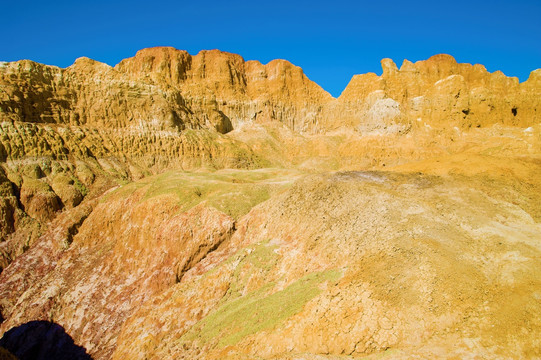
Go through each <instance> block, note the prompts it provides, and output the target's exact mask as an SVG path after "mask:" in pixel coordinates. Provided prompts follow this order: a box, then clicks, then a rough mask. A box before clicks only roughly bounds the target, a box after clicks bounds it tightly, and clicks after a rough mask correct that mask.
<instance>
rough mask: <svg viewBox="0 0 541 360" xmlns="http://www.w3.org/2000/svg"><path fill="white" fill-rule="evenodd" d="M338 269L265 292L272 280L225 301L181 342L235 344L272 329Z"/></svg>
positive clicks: (331, 278)
mask: <svg viewBox="0 0 541 360" xmlns="http://www.w3.org/2000/svg"><path fill="white" fill-rule="evenodd" d="M340 276H341V272H340V271H339V270H327V271H323V272H317V273H311V274H308V275H306V276H304V277H303V278H301V279H300V280H297V281H296V282H294V283H293V284H291V285H290V286H288V287H287V288H285V289H284V290H281V291H277V292H275V293H273V294H271V295H268V293H269V291H270V290H271V289H272V287H274V284H273V283H268V284H267V285H265V286H263V287H261V288H260V289H258V290H256V291H253V292H251V293H250V294H248V295H245V296H243V297H240V298H237V299H234V300H232V301H228V302H227V303H225V304H223V305H221V306H220V307H219V308H218V309H216V310H215V311H214V312H213V313H211V314H210V315H208V316H207V317H205V318H204V319H203V320H201V321H200V322H199V323H197V324H196V325H194V326H193V327H192V329H190V331H189V332H187V333H186V334H185V335H184V336H183V337H182V338H181V341H182V342H188V341H194V340H199V341H201V342H203V343H209V342H210V341H212V340H214V339H219V340H218V343H217V346H218V347H224V346H229V345H234V344H236V343H238V342H239V341H240V340H242V339H243V338H245V337H246V336H249V335H252V334H255V333H257V332H260V331H262V330H267V329H272V328H274V327H275V326H276V325H278V324H280V323H281V322H283V321H284V320H286V319H288V318H289V317H291V316H293V315H295V314H297V313H299V312H300V311H301V310H302V308H303V307H304V305H305V304H306V303H307V302H308V301H310V300H312V299H313V298H314V297H316V296H317V295H319V293H320V292H321V290H320V289H319V284H320V283H322V282H324V281H336V280H338V278H339V277H340Z"/></svg>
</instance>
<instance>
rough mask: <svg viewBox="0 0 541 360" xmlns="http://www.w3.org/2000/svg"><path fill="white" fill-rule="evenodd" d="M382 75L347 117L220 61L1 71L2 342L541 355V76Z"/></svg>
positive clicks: (355, 88)
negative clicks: (64, 338) (28, 340)
mask: <svg viewBox="0 0 541 360" xmlns="http://www.w3.org/2000/svg"><path fill="white" fill-rule="evenodd" d="M382 68H383V73H382V75H381V76H377V75H376V74H364V75H355V76H354V77H353V78H352V80H351V82H350V84H349V85H348V86H347V88H346V89H345V90H344V92H343V93H342V95H341V96H340V97H339V98H336V99H334V98H333V97H332V96H330V95H329V94H328V93H326V92H325V91H324V90H323V89H321V88H320V87H319V86H318V85H317V84H315V83H313V82H312V81H310V80H309V79H308V78H307V77H306V76H305V75H304V74H303V72H302V69H300V68H299V67H296V66H294V65H292V64H290V63H289V62H287V61H284V60H275V61H271V62H270V63H268V64H266V65H263V64H261V63H259V62H257V61H244V59H242V57H240V56H238V55H235V54H229V53H224V52H220V51H217V50H212V51H202V52H200V53H199V54H197V55H194V56H192V55H190V54H188V53H187V52H185V51H180V50H176V49H173V48H151V49H143V50H141V51H139V52H138V53H137V54H136V55H135V56H134V57H133V58H129V59H125V60H123V61H122V62H120V63H119V64H118V65H116V66H115V67H111V66H108V65H106V64H102V63H99V62H96V61H93V60H91V59H88V58H80V59H78V60H77V61H76V62H75V63H74V64H73V65H72V66H70V67H68V68H66V69H60V68H57V67H53V66H46V65H42V64H37V63H34V62H32V61H28V60H24V61H19V62H14V63H0V333H2V334H4V336H7V335H9V334H11V335H13V334H15V333H16V334H19V335H20V334H22V335H23V336H22V337H17V339H15V338H11V337H10V336H11V335H9V336H8V337H9V338H10V339H12V340H13V339H15V340H16V341H15V340H13V341H14V342H12V343H15V344H17V346H18V347H17V349H23V350H24V349H27V348H29V347H31V348H36V349H37V348H40V349H50V348H49V347H48V346H51V341H52V342H54V341H57V340H55V339H58V336H57V335H58V334H60V332H59V331H58V329H62V336H64V335H67V336H68V337H67V339H68V340H70V341H71V340H73V343H71V342H70V341H68V343H69V344H72V345H74V346H75V347H74V348H73V349H74V351H77V352H78V353H80V354H82V355H84V356H86V354H89V355H90V356H92V358H94V359H110V358H114V359H177V358H186V359H193V358H198V359H218V358H219V359H223V358H228V359H246V358H260V359H336V358H342V357H343V358H357V357H361V356H368V357H369V358H378V357H380V356H385V357H389V358H396V359H405V358H411V357H419V358H464V357H468V356H469V357H479V358H493V359H499V358H538V357H541V343H540V340H539V339H541V317H540V315H539V314H541V305H540V304H541V303H540V301H539V299H540V298H541V292H540V290H539V289H541V283H540V281H539V279H540V278H541V273H540V269H541V263H540V259H541V247H540V244H541V237H540V235H539V234H541V228H540V226H541V225H540V221H541V206H540V203H539V199H540V198H541V177H540V174H541V162H540V159H541V110H540V109H541V72H540V70H535V71H533V72H532V73H531V76H530V78H529V79H528V80H527V81H525V82H523V83H519V82H518V80H517V79H515V78H508V77H506V76H504V75H503V74H502V73H501V72H495V73H489V72H487V71H486V69H485V68H484V67H483V66H482V65H469V64H458V63H457V62H456V61H455V60H454V59H453V58H452V57H451V56H449V55H436V56H433V57H431V58H430V59H428V60H426V61H419V62H416V63H411V62H409V61H407V60H406V61H404V64H402V66H401V67H400V69H399V68H398V67H397V66H396V65H395V64H394V63H393V62H392V60H390V59H384V60H383V61H382ZM231 168H236V169H237V170H234V169H231ZM218 169H221V170H218ZM238 169H251V170H238ZM187 170H188V171H187ZM28 324H30V325H31V326H29V325H28ZM21 329H22V330H21ZM36 329H37V330H36ZM23 330H24V331H23ZM26 330H28V331H26ZM42 330H43V331H42ZM10 331H11V332H10ZM25 331H26V332H25ZM36 331H38V332H39V333H40V334H42V333H43V334H45V335H44V336H43V337H41V335H40V336H34V335H32V334H35V332H36ZM64 331H65V333H64ZM25 334H26V335H25ZM28 334H30V335H28ZM47 334H49V335H47ZM25 336H30V337H33V338H36V339H42V340H43V341H42V340H39V341H37V342H36V343H35V344H34V343H32V344H31V346H30V345H29V347H28V346H26V347H25V346H23V345H21V344H22V343H19V342H20V341H19V340H20V339H23V340H21V341H23V342H24V338H25ZM8 337H6V339H8ZM47 339H49V340H47ZM6 341H7V340H6ZM10 341H11V340H10ZM17 341H19V342H17ZM47 342H48V343H47ZM5 344H7V343H6V342H4V343H2V342H0V346H4V345H5ZM19 345H20V346H19ZM8 349H12V348H8ZM13 349H15V348H13ZM23 350H21V351H23ZM10 351H11V350H10ZM14 351H15V350H13V351H11V352H12V353H13V354H16V353H15V352H14ZM17 351H19V350H17ZM24 351H26V350H24ZM44 351H45V350H44ZM2 356H4V357H6V358H11V356H12V355H11V354H9V352H7V351H4V349H3V348H1V347H0V357H2ZM59 356H60V355H59Z"/></svg>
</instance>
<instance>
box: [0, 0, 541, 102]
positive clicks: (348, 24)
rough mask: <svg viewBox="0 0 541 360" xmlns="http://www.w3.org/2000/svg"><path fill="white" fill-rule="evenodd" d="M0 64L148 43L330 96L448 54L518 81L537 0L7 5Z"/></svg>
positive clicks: (108, 58) (528, 60) (540, 52)
mask: <svg viewBox="0 0 541 360" xmlns="http://www.w3.org/2000/svg"><path fill="white" fill-rule="evenodd" d="M0 19H1V20H0V29H1V31H2V36H1V38H0V60H3V61H14V60H20V59H31V60H34V61H38V62H42V63H45V64H52V65H58V66H62V67H66V66H69V65H70V64H72V63H73V61H74V60H75V59H76V58H77V57H80V56H88V57H90V58H93V59H96V60H99V61H103V62H106V63H108V64H110V65H115V64H116V63H118V62H119V61H120V60H121V59H123V58H126V57H130V56H133V55H134V54H135V52H136V51H137V50H139V49H141V48H144V47H150V46H162V45H163V46H173V47H176V48H178V49H184V50H188V52H190V53H191V54H196V53H197V52H199V50H202V49H220V50H224V51H229V52H234V53H238V54H240V55H242V56H243V57H244V58H245V59H246V60H253V59H255V60H259V61H261V62H263V63H267V62H268V61H270V60H272V59H276V58H282V59H286V60H289V61H291V62H292V63H294V64H295V65H298V66H301V67H302V68H303V69H304V71H305V73H306V74H307V75H308V77H310V78H311V79H312V80H314V81H316V82H317V83H318V84H319V85H321V86H322V87H323V88H324V89H325V90H327V91H329V92H330V93H331V94H332V95H334V96H338V95H340V93H341V92H342V90H343V89H344V88H345V86H346V85H347V83H348V82H349V80H350V79H351V76H352V75H354V74H360V73H366V72H375V73H377V74H381V66H380V60H381V59H382V58H385V57H389V58H392V59H393V60H394V61H395V62H396V63H397V64H398V66H400V64H401V63H402V61H403V59H408V60H411V61H417V60H424V59H426V58H428V57H430V56H431V55H434V54H438V53H447V54H451V55H453V56H454V57H455V58H456V59H457V60H458V61H459V62H468V63H481V64H483V65H485V66H486V67H487V69H488V70H489V71H496V70H501V71H503V72H504V73H505V74H506V75H508V76H517V77H519V79H520V80H521V81H524V80H526V79H527V78H528V75H529V73H530V71H532V70H534V69H537V68H541V0H515V1H499V0H493V1H476V0H469V1H464V0H453V1H444V2H438V1H437V0H432V1H424V0H423V1H416V0H410V1H404V0H400V1H395V0H386V1H381V2H376V1H349V0H329V1H318V0H314V1H293V0H290V1H283V0H276V1H268V2H258V1H255V0H252V1H235V0H232V1H214V0H207V1H205V2H199V1H198V2H196V1H165V0H154V1H149V0H145V1H139V0H132V1H102V0H97V1H92V2H78V1H25V2H15V1H9V2H4V3H3V4H2V14H1V15H0Z"/></svg>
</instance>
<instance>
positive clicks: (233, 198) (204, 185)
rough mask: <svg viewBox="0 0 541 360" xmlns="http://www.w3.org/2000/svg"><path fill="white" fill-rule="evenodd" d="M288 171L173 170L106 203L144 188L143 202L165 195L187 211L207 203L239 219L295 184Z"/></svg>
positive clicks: (136, 184) (115, 194)
mask: <svg viewBox="0 0 541 360" xmlns="http://www.w3.org/2000/svg"><path fill="white" fill-rule="evenodd" d="M293 179H294V176H291V174H290V173H288V172H287V171H286V170H276V169H265V170H219V171H215V172H180V171H169V172H166V173H163V174H160V175H156V176H151V177H148V178H144V179H142V180H139V181H137V182H134V183H130V184H127V185H125V186H123V187H121V188H120V189H118V190H116V191H115V192H113V193H112V194H110V196H108V197H107V198H105V199H104V201H106V200H109V199H114V198H126V197H128V196H130V195H132V194H133V193H134V192H135V191H137V190H139V189H143V190H142V191H144V195H143V199H142V200H143V201H145V200H148V199H151V198H154V197H157V196H163V195H169V196H170V195H173V196H175V197H176V198H177V199H178V202H179V204H181V209H182V211H187V210H189V209H191V208H192V207H194V206H196V205H197V204H199V203H201V202H203V201H204V202H206V203H207V205H209V206H212V207H214V208H216V209H218V210H220V211H222V212H223V213H225V214H228V215H230V216H231V217H233V218H235V219H238V218H239V217H241V216H242V215H244V214H246V213H248V212H249V211H250V209H252V208H253V207H254V206H256V205H257V204H259V203H261V202H263V201H265V200H267V199H269V198H270V196H271V195H272V194H273V193H274V192H276V191H278V190H281V189H284V188H286V187H288V186H289V185H290V184H291V183H292V182H293Z"/></svg>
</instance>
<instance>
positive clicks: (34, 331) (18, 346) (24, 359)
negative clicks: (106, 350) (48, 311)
mask: <svg viewBox="0 0 541 360" xmlns="http://www.w3.org/2000/svg"><path fill="white" fill-rule="evenodd" d="M0 346H1V347H4V348H6V349H7V350H9V351H10V352H11V353H12V354H13V355H15V356H16V357H17V358H18V359H20V360H30V359H32V360H46V359H58V360H92V357H90V355H88V354H87V353H86V349H85V348H84V347H81V346H77V345H75V343H74V341H73V339H72V338H71V336H69V335H68V334H67V333H66V331H65V330H64V328H63V327H62V326H60V325H58V324H55V323H52V322H49V321H30V322H28V323H26V324H23V325H20V326H17V327H14V328H13V329H11V330H9V331H7V332H6V333H5V334H4V336H3V337H2V339H0Z"/></svg>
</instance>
